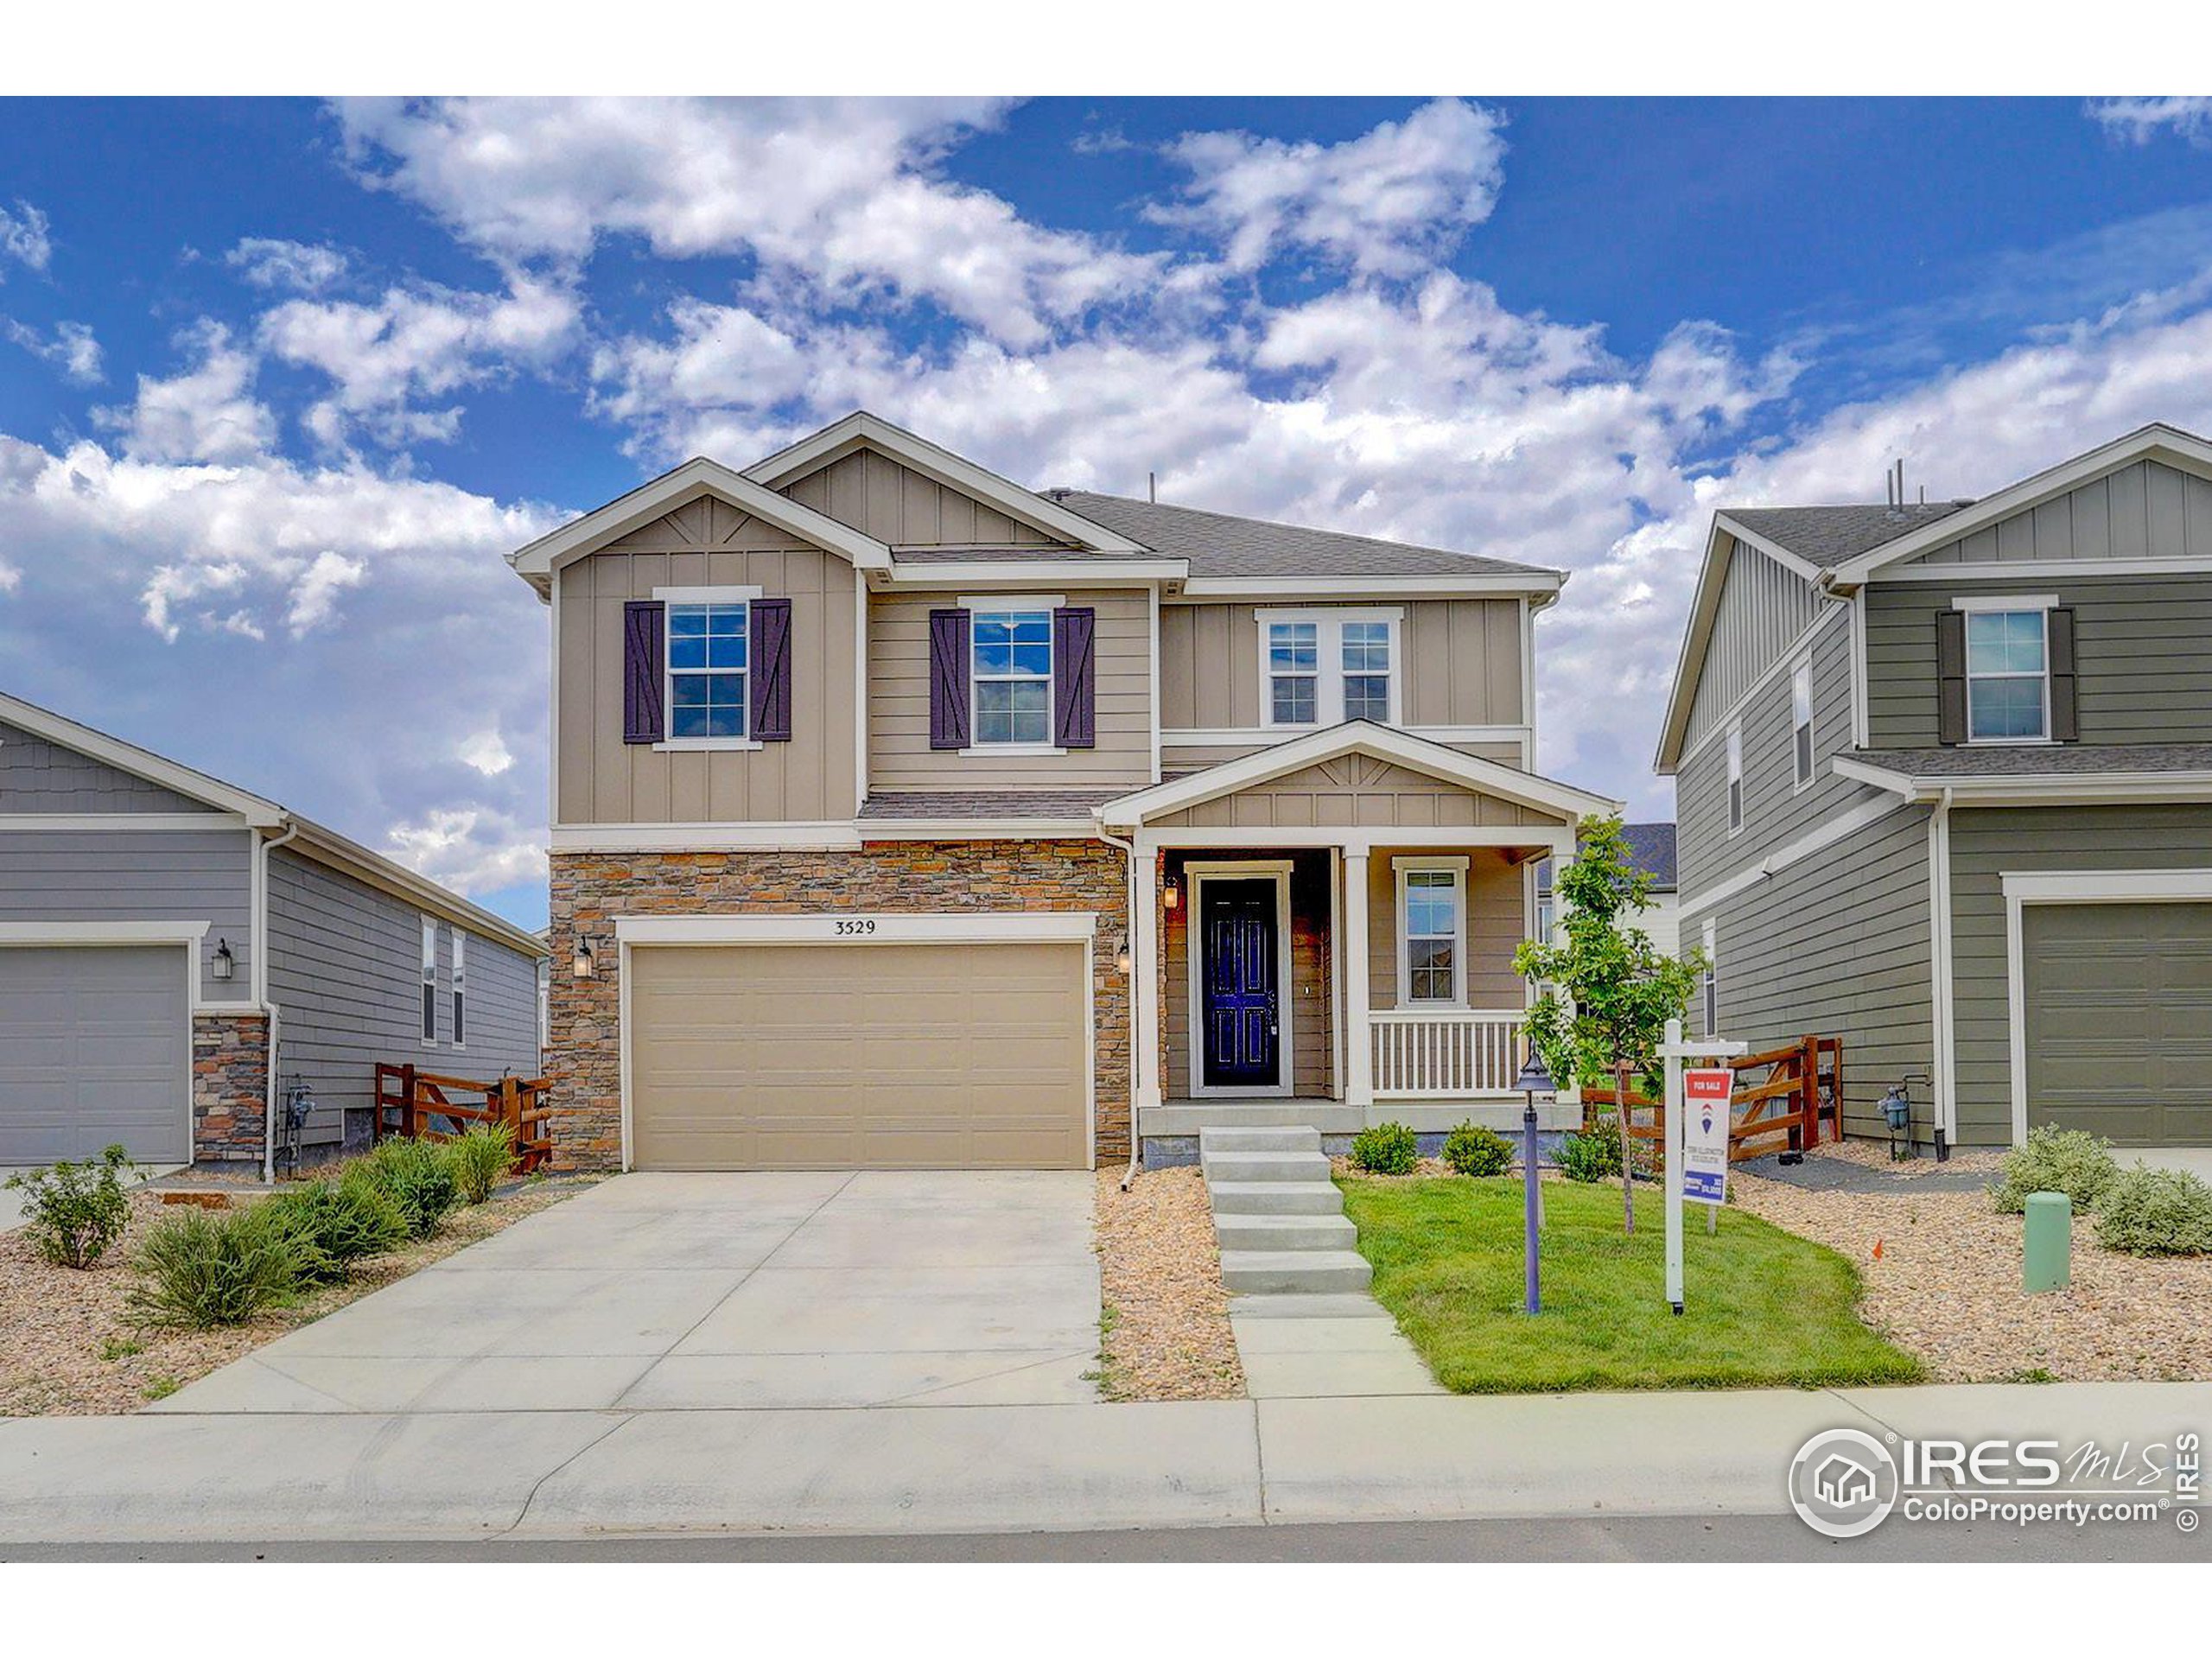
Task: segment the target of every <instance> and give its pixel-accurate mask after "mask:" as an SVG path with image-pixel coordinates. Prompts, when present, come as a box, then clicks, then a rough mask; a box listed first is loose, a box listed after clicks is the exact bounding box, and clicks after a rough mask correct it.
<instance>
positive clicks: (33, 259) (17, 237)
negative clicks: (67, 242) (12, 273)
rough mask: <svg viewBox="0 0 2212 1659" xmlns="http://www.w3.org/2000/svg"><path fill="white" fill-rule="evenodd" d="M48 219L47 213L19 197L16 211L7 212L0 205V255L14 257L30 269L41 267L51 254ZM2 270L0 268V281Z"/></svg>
mask: <svg viewBox="0 0 2212 1659" xmlns="http://www.w3.org/2000/svg"><path fill="white" fill-rule="evenodd" d="M51 229H52V226H51V222H50V221H49V220H48V218H47V216H46V215H45V214H44V213H41V212H40V211H39V210H38V209H37V208H35V207H32V206H31V205H30V203H29V202H28V201H25V200H22V199H21V198H20V197H18V198H17V199H16V211H15V212H14V213H10V212H9V211H8V210H7V209H6V208H5V207H0V256H4V257H7V258H10V259H14V260H17V261H19V262H20V263H22V264H26V265H29V267H30V268H31V269H32V270H45V269H46V265H47V261H48V260H49V259H51V258H52V257H54V238H53V237H52V235H51V234H50V232H51ZM5 279H6V272H5V271H3V270H0V281H4V280H5Z"/></svg>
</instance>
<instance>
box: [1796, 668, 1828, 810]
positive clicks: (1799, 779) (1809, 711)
mask: <svg viewBox="0 0 2212 1659" xmlns="http://www.w3.org/2000/svg"><path fill="white" fill-rule="evenodd" d="M1801 683H1802V685H1803V686H1804V688H1805V720H1804V723H1803V724H1802V725H1800V724H1799V723H1798V720H1797V688H1798V686H1799V685H1800V684H1801ZM1801 731H1802V732H1803V733H1804V734H1805V744H1804V748H1803V755H1804V766H1803V769H1802V771H1799V770H1797V765H1798V755H1799V749H1798V744H1797V734H1798V733H1799V732H1801ZM1789 765H1790V767H1791V776H1792V777H1794V778H1795V779H1796V787H1795V788H1793V789H1792V790H1791V791H1790V793H1791V794H1793V795H1802V794H1803V793H1804V792H1805V791H1807V790H1808V789H1810V788H1811V787H1812V786H1813V785H1814V784H1815V782H1817V781H1818V780H1819V778H1820V775H1821V758H1820V755H1819V753H1818V752H1817V751H1816V750H1815V748H1814V746H1813V659H1812V658H1810V657H1801V658H1798V659H1797V661H1796V664H1794V665H1793V666H1792V667H1791V668H1790V671H1789Z"/></svg>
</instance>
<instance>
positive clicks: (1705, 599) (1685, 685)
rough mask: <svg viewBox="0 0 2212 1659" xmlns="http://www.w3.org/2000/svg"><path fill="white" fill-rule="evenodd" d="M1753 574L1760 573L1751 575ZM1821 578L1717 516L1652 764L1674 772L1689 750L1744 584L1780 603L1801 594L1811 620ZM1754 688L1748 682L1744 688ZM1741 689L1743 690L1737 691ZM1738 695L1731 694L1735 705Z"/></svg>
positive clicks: (1776, 648)
mask: <svg viewBox="0 0 2212 1659" xmlns="http://www.w3.org/2000/svg"><path fill="white" fill-rule="evenodd" d="M1739 553H1740V554H1741V555H1742V556H1743V558H1744V560H1745V561H1750V560H1756V561H1758V563H1757V564H1750V563H1743V562H1739V560H1738V554H1739ZM1739 572H1744V573H1745V575H1744V576H1743V579H1742V581H1738V573H1739ZM1753 572H1757V573H1759V574H1758V575H1753V574H1751V573H1753ZM1818 575H1819V572H1818V571H1817V570H1816V569H1814V567H1812V566H1811V565H1809V564H1808V563H1805V561H1803V560H1802V559H1800V558H1797V557H1796V556H1794V555H1791V554H1790V553H1789V552H1788V551H1787V550H1784V549H1782V548H1780V547H1777V546H1775V545H1773V544H1771V543H1769V542H1767V541H1766V540H1765V539H1764V537H1758V536H1755V535H1754V534H1752V533H1751V531H1749V530H1748V529H1747V528H1746V527H1745V526H1744V525H1742V524H1740V523H1738V521H1737V519H1736V518H1735V517H1734V515H1732V514H1729V513H1715V514H1714V515H1713V528H1712V530H1711V531H1709V532H1708V533H1707V536H1706V540H1705V563H1703V564H1702V565H1701V566H1700V568H1699V570H1698V578H1697V591H1696V593H1695V594H1694V595H1693V596H1692V597H1691V600H1690V614H1689V620H1688V623H1687V624H1686V625H1685V626H1684V628H1683V631H1682V648H1681V656H1680V657H1679V658H1676V660H1675V683H1674V686H1673V689H1672V690H1669V693H1668V695H1667V713H1666V715H1665V717H1664V718H1663V719H1662V721H1660V726H1659V752H1658V754H1657V756H1656V758H1655V760H1654V761H1653V765H1654V766H1655V767H1656V770H1657V771H1658V772H1661V773H1662V775H1664V774H1666V773H1669V772H1673V770H1674V768H1675V762H1676V761H1678V760H1681V755H1682V751H1683V750H1684V749H1685V748H1687V747H1688V745H1689V737H1690V727H1691V724H1692V717H1693V715H1694V714H1695V712H1696V711H1697V709H1698V708H1699V706H1700V702H1701V701H1702V700H1703V699H1702V698H1701V695H1700V694H1701V692H1702V690H1703V686H1704V681H1705V676H1706V670H1707V664H1708V663H1709V662H1710V661H1711V659H1712V652H1713V642H1714V640H1715V639H1716V638H1717V637H1719V636H1720V635H1722V634H1723V633H1724V632H1726V631H1727V630H1726V620H1727V617H1728V615H1729V613H1731V612H1732V611H1733V610H1735V609H1737V608H1738V607H1744V606H1746V605H1747V604H1748V602H1749V601H1748V600H1747V599H1746V598H1745V583H1747V582H1758V585H1760V586H1761V587H1762V588H1765V589H1767V590H1769V594H1768V596H1769V598H1770V599H1773V600H1777V601H1778V600H1779V598H1780V596H1781V595H1782V594H1785V593H1789V594H1802V604H1801V605H1799V606H1797V607H1796V608H1798V609H1800V610H1802V612H1803V613H1804V617H1805V620H1808V621H1809V620H1810V618H1811V614H1812V613H1813V612H1814V611H1815V610H1816V609H1817V608H1818V597H1817V594H1816V588H1815V582H1816V579H1817V577H1818ZM1763 577H1764V580H1763V579H1762V578H1763ZM1785 608H1786V607H1785ZM1795 633H1796V630H1793V631H1792V632H1791V635H1790V637H1791V638H1794V637H1795ZM1788 644H1789V639H1787V638H1785V639H1778V640H1776V641H1775V642H1774V651H1775V652H1777V653H1778V652H1780V651H1781V649H1782V648H1783V646H1785V645H1788ZM1768 665H1769V664H1759V665H1758V668H1757V669H1755V670H1754V671H1753V673H1758V672H1763V671H1764V669H1765V668H1766V667H1767V666H1768ZM1748 683H1750V681H1749V678H1748V677H1747V678H1746V679H1745V684H1748ZM1741 689H1742V688H1741V687H1740V686H1739V687H1738V688H1737V691H1738V692H1740V690H1741ZM1734 695H1736V693H1730V694H1729V697H1730V700H1732V697H1733V696H1734Z"/></svg>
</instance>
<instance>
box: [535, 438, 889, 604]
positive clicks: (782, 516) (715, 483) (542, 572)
mask: <svg viewBox="0 0 2212 1659" xmlns="http://www.w3.org/2000/svg"><path fill="white" fill-rule="evenodd" d="M701 494H707V495H714V496H719V497H720V498H721V499H722V500H724V501H726V502H728V504H729V505H732V506H734V507H736V508H737V509H739V510H740V511H741V512H748V513H751V514H752V515H753V516H754V517H755V518H765V519H766V520H767V521H768V522H769V523H770V524H774V525H777V526H778V527H779V528H780V529H783V530H787V531H790V532H791V534H792V535H794V536H797V537H799V538H801V539H802V540H804V541H806V542H810V543H812V544H814V545H815V546H817V547H821V548H826V549H827V550H829V551H830V552H832V553H835V554H836V555H837V556H839V557H841V558H842V559H844V560H845V561H847V562H848V563H850V564H852V565H853V566H854V567H855V569H861V570H887V569H890V568H891V550H890V549H889V548H888V547H887V546H885V545H884V544H883V543H881V542H879V541H877V540H876V539H875V538H874V537H872V536H864V535H862V534H861V532H860V531H856V530H855V529H853V528H852V527H851V526H850V525H849V524H839V523H838V522H837V521H836V519H835V518H830V517H829V515H828V514H826V513H820V512H816V511H815V510H814V509H813V508H811V507H809V506H803V505H800V504H799V503H798V502H797V501H793V500H791V499H790V498H789V497H786V496H781V495H778V494H777V493H775V492H774V491H773V490H770V489H764V488H762V487H761V486H760V485H759V484H756V483H754V482H753V480H751V479H749V478H747V476H746V475H745V474H742V473H740V472H737V471H735V470H734V469H733V468H731V467H725V466H723V465H722V464H721V462H720V461H709V460H708V459H707V458H706V457H705V456H704V455H697V456H694V457H693V458H692V459H691V460H690V461H685V462H684V463H683V465H682V466H681V467H677V468H676V469H675V470H674V471H672V472H667V473H663V474H661V475H660V476H659V477H658V478H656V479H654V480H652V481H651V482H650V483H645V484H641V485H639V486H638V487H637V488H636V489H634V490H632V491H631V492H630V493H628V494H627V495H623V496H618V497H616V498H615V499H613V500H612V501H610V502H608V503H607V505H605V506H603V507H599V508H596V509H594V511H592V512H588V513H585V514H584V515H583V516H582V518H572V519H570V520H569V522H568V523H567V524H563V525H562V526H561V527H560V529H558V530H556V531H551V532H550V533H549V534H547V535H544V536H541V537H538V538H537V540H536V541H534V542H532V543H530V544H529V545H528V546H526V547H523V548H518V549H517V550H515V551H514V552H512V553H510V554H509V555H508V556H507V563H509V564H510V565H512V566H513V567H514V571H515V574H516V575H518V576H521V577H522V578H523V579H524V581H526V582H529V583H530V584H531V586H532V587H534V588H537V590H538V591H539V592H540V593H541V594H543V593H545V592H546V591H547V590H548V589H549V588H550V587H551V585H552V579H553V573H554V572H555V571H556V570H558V569H560V568H561V567H562V566H563V565H564V564H569V563H572V562H574V561H575V560H576V559H580V558H582V557H583V556H586V555H587V554H590V553H593V552H595V551H597V550H599V549H600V548H601V547H603V546H604V545H606V543H608V542H612V541H614V540H617V539H619V538H620V537H624V536H626V535H628V534H629V533H630V532H631V531H633V530H640V529H643V528H644V527H645V525H647V524H651V523H652V522H653V520H654V519H656V518H661V517H662V516H664V514H666V513H667V512H670V511H671V510H672V509H674V508H676V507H679V506H681V505H683V503H684V502H686V501H689V500H691V499H694V498H695V497H696V496H698V495H701Z"/></svg>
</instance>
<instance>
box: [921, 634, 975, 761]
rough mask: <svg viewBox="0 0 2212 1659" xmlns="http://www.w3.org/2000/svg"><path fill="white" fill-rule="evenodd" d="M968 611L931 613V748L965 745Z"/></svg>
mask: <svg viewBox="0 0 2212 1659" xmlns="http://www.w3.org/2000/svg"><path fill="white" fill-rule="evenodd" d="M968 731H969V725H968V613H967V612H965V611H931V613H930V747H931V748H933V749H964V748H966V747H968Z"/></svg>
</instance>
